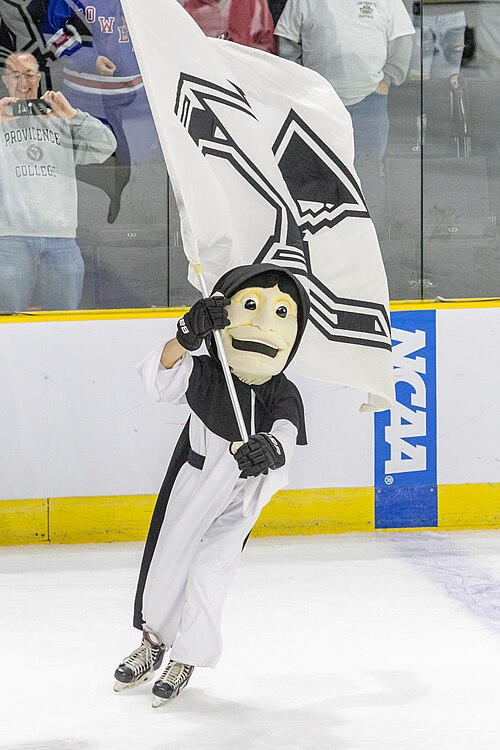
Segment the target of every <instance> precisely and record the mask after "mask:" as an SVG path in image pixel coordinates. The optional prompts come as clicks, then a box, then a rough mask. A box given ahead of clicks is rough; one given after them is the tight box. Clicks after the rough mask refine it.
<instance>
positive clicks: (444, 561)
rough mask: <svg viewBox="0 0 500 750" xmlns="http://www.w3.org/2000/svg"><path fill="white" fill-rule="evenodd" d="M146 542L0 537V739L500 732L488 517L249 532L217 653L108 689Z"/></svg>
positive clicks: (158, 744)
mask: <svg viewBox="0 0 500 750" xmlns="http://www.w3.org/2000/svg"><path fill="white" fill-rule="evenodd" d="M141 550H142V545H140V544H108V545H88V546H43V547H42V546H37V547H17V548H16V547H4V548H0V571H1V575H0V600H1V608H2V609H1V612H2V615H1V618H0V635H1V638H0V644H1V647H0V649H1V650H0V653H1V660H0V665H1V668H2V677H3V679H2V680H1V686H0V698H1V700H0V748H2V750H4V749H5V750H35V749H36V750H101V748H103V749H106V750H115V749H116V750H121V749H122V748H126V749H128V748H131V749H132V748H133V750H163V749H165V750H167V749H168V750H267V749H268V748H272V749H276V750H299V749H300V750H327V749H328V750H344V749H345V750H379V749H380V750H382V749H383V750H498V748H499V746H500V531H499V532H494V531H491V532H489V531H487V532H456V533H444V532H420V533H380V534H353V535H344V536H331V537H329V536H322V537H295V538H281V539H257V540H251V542H250V543H249V545H248V547H247V548H246V550H245V552H244V554H243V557H242V562H241V567H240V571H239V574H238V578H237V580H236V583H235V585H234V586H233V589H232V591H231V594H230V596H229V599H228V601H227V604H226V608H225V616H224V639H225V649H224V654H223V656H222V659H221V662H220V664H219V666H218V667H217V669H216V670H208V669H198V670H195V672H194V675H193V677H192V679H191V682H190V684H189V686H188V687H187V689H186V690H185V691H184V692H183V693H181V695H180V696H179V698H178V699H176V700H175V701H174V702H173V703H172V704H170V705H167V706H165V707H163V708H160V709H154V710H153V709H152V708H151V692H150V691H151V686H150V685H143V686H141V687H139V688H137V689H136V690H134V691H129V692H125V693H121V694H116V693H114V692H113V684H114V679H113V672H114V669H115V667H116V666H117V664H118V662H119V661H120V660H121V658H122V657H123V656H125V655H126V654H128V653H129V652H130V651H131V650H132V649H133V648H135V647H136V646H137V645H138V643H139V639H140V634H139V633H138V632H137V631H134V630H133V629H132V626H131V624H130V623H131V609H132V599H133V594H134V588H135V582H136V576H137V571H138V566H139V561H140V556H141Z"/></svg>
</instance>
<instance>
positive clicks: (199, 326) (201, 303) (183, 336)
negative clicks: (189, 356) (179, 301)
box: [176, 295, 231, 352]
mask: <svg viewBox="0 0 500 750" xmlns="http://www.w3.org/2000/svg"><path fill="white" fill-rule="evenodd" d="M230 302H231V300H229V299H227V298H226V297H223V296H222V295H217V296H215V297H207V298H206V299H200V300H198V302H195V303H194V305H193V306H192V308H191V310H190V311H189V312H187V313H186V314H185V315H184V317H183V318H181V319H180V320H179V322H178V323H177V334H176V338H177V341H178V342H179V344H180V345H181V346H183V347H184V349H187V350H188V352H194V351H196V349H199V348H200V346H201V345H202V343H203V339H204V338H205V336H207V334H209V333H210V331H215V330H220V329H221V328H225V327H226V326H227V325H229V318H228V315H227V310H226V307H227V305H229V304H230Z"/></svg>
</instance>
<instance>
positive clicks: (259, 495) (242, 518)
mask: <svg viewBox="0 0 500 750" xmlns="http://www.w3.org/2000/svg"><path fill="white" fill-rule="evenodd" d="M162 350H163V346H161V347H159V348H158V349H156V350H155V351H154V352H152V353H151V354H150V355H149V356H148V357H146V359H145V360H144V361H143V362H142V363H141V364H140V365H139V367H138V369H139V372H140V374H141V376H142V378H143V381H144V384H145V386H146V390H147V392H148V393H149V395H150V396H151V397H152V398H153V399H155V400H156V401H166V402H168V403H184V402H185V393H186V390H187V387H188V383H189V377H190V375H191V371H192V369H193V359H192V357H191V355H190V354H189V353H186V354H185V355H184V356H183V357H182V359H180V360H179V361H178V362H177V363H176V364H175V365H174V367H172V368H171V369H169V370H166V369H165V368H163V366H162V365H161V364H160V357H161V353H162ZM271 433H272V434H273V435H274V436H275V437H276V438H277V439H278V440H279V442H280V443H281V445H282V446H283V448H284V452H285V458H286V462H285V465H284V466H283V467H282V468H280V469H276V470H274V471H269V473H268V474H267V475H260V476H258V477H251V478H249V479H240V477H239V474H240V471H239V469H238V465H237V463H236V461H235V459H234V457H233V456H232V455H231V453H230V451H229V446H230V443H229V442H228V441H227V440H224V439H223V438H221V437H219V436H218V435H216V434H214V433H213V432H212V431H211V430H209V429H208V428H207V427H206V426H205V424H204V423H203V422H202V420H201V419H200V418H199V417H198V416H197V415H196V414H194V413H192V414H191V418H190V427H189V441H190V445H191V448H192V450H194V451H195V452H196V453H199V454H201V455H202V456H205V463H204V465H203V468H202V469H201V470H200V469H196V468H194V467H193V466H191V465H190V464H184V466H183V467H182V468H181V470H180V471H179V473H178V475H177V478H176V480H175V483H174V486H173V488H172V492H171V494H170V498H169V501H168V505H167V511H166V515H165V520H164V522H163V525H162V528H161V531H160V534H159V537H158V541H157V544H156V547H155V551H154V554H153V558H152V561H151V565H150V568H149V572H148V575H147V579H146V585H145V589H144V599H143V615H144V620H145V623H146V625H147V626H148V627H149V628H151V629H152V630H154V631H155V632H156V633H159V634H160V636H161V638H162V640H163V642H164V643H165V644H166V645H167V647H170V646H171V647H172V652H171V657H170V658H172V659H175V660H176V661H180V662H183V663H184V664H191V665H193V666H204V667H215V666H216V664H217V662H218V660H219V658H220V655H221V652H222V636H221V615H222V607H223V604H224V601H225V598H226V596H227V593H228V590H229V587H230V585H231V582H232V580H233V578H234V576H235V574H236V570H237V567H238V562H239V558H240V555H241V550H242V545H243V542H244V540H245V538H246V537H247V535H248V534H249V532H250V531H251V529H252V527H253V525H254V524H255V522H256V520H257V518H258V516H259V514H260V511H261V509H262V508H263V506H264V505H265V504H266V503H267V502H268V501H269V500H270V499H271V497H272V495H273V494H274V493H275V492H277V491H278V490H279V489H281V488H282V487H284V486H285V485H286V484H287V483H288V465H289V462H290V460H291V458H292V455H293V452H294V449H295V444H296V438H297V428H296V427H295V425H293V424H292V423H291V422H289V421H288V420H287V419H279V420H277V421H276V422H275V423H274V424H273V426H272V429H271Z"/></svg>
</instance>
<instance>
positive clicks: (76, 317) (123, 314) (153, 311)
mask: <svg viewBox="0 0 500 750" xmlns="http://www.w3.org/2000/svg"><path fill="white" fill-rule="evenodd" d="M488 307H500V298H498V297H484V298H457V299H449V300H394V301H392V302H391V303H390V308H391V310H392V311H401V310H406V311H408V310H446V309H448V310H464V309H465V310H470V309H471V308H488ZM187 309H188V308H186V307H139V308H123V309H120V308H116V309H109V310H108V309H103V310H57V311H54V312H50V311H45V310H44V311H39V310H33V311H29V312H20V313H14V314H12V315H1V316H0V325H4V324H9V323H61V322H64V323H70V322H72V321H82V320H144V319H147V318H180V317H181V315H183V314H184V313H185V312H186V310H187Z"/></svg>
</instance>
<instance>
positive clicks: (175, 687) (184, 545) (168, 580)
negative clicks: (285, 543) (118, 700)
mask: <svg viewBox="0 0 500 750" xmlns="http://www.w3.org/2000/svg"><path fill="white" fill-rule="evenodd" d="M308 314H309V299H308V296H307V293H306V291H305V289H304V288H303V287H302V285H301V283H300V282H299V281H298V280H297V279H296V277H295V276H294V275H293V274H292V273H290V272H289V271H287V270H286V269H284V268H281V267H279V266H276V265H272V264H255V265H249V266H240V267H238V268H233V269H231V270H230V271H228V272H227V273H226V274H224V275H223V276H222V277H221V278H220V279H219V281H218V282H217V283H216V284H215V287H214V289H213V291H212V296H211V297H208V298H207V299H201V300H199V301H198V302H196V303H195V304H194V305H193V307H192V308H191V310H190V311H189V312H188V313H186V315H185V316H184V317H183V318H182V319H181V320H180V321H179V323H178V326H177V334H176V338H174V339H171V340H170V341H168V342H167V343H166V344H165V345H162V346H160V347H159V348H158V349H157V350H155V351H154V352H152V353H151V354H150V355H148V356H147V357H146V359H144V360H143V362H141V364H140V365H139V368H138V369H139V372H140V374H141V376H142V379H143V381H144V384H145V386H146V390H147V392H148V393H149V395H150V396H151V397H152V398H153V399H155V400H156V401H166V402H168V403H172V404H175V403H186V402H187V403H188V405H189V407H190V410H191V414H190V417H189V419H188V422H187V423H186V425H185V427H184V430H183V432H182V433H181V436H180V438H179V441H178V442H177V445H176V447H175V449H174V453H173V455H172V458H171V461H170V465H169V467H168V471H167V474H166V477H165V479H164V482H163V485H162V488H161V490H160V493H159V496H158V500H157V503H156V506H155V510H154V514H153V518H152V521H151V526H150V529H149V534H148V538H147V541H146V546H145V550H144V556H143V560H142V564H141V570H140V574H139V582H138V587H137V593H136V600H135V611H134V627H136V628H138V629H140V630H141V631H142V636H143V637H142V643H141V645H140V646H139V648H138V649H136V650H135V651H133V652H132V653H131V654H130V655H129V656H127V657H126V658H125V659H124V660H123V662H122V663H121V664H120V665H119V666H118V668H117V669H116V671H115V679H116V684H115V690H116V691H121V690H124V689H126V688H132V687H135V686H137V685H140V684H142V683H143V682H147V681H148V680H150V679H151V678H152V677H153V676H154V674H155V670H157V669H159V668H160V666H161V663H162V660H163V657H164V655H165V652H166V651H168V650H169V649H171V652H170V661H169V662H168V665H167V667H166V669H165V671H164V672H163V673H162V674H161V676H160V678H159V679H158V680H157V681H156V682H155V683H154V685H153V706H154V707H157V706H161V705H162V704H164V703H166V702H167V701H170V700H172V699H173V698H175V697H176V696H177V695H178V694H179V692H180V691H181V690H182V689H183V688H184V687H185V686H186V685H187V683H188V681H189V678H190V677H191V674H192V672H193V669H194V667H195V666H199V667H215V665H216V664H217V662H218V660H219V658H220V655H221V652H222V637H221V614H222V606H223V604H224V600H225V598H226V596H227V593H228V590H229V587H230V585H231V582H232V580H233V578H234V576H235V573H236V570H237V567H238V562H239V559H240V555H241V551H242V547H243V545H244V542H245V540H246V538H247V536H248V534H249V533H250V531H251V529H252V527H253V525H254V523H255V521H256V520H257V518H258V516H259V513H260V511H261V509H262V508H263V506H264V505H265V504H266V503H267V502H268V501H269V500H270V499H271V497H272V495H273V494H274V493H275V492H277V491H278V490H279V489H281V488H282V487H284V486H285V485H286V484H287V483H288V466H289V464H290V461H291V459H292V456H293V453H294V448H295V445H296V444H298V445H305V444H306V434H305V423H304V408H303V405H302V399H301V397H300V393H299V391H298V390H297V388H296V386H295V385H294V384H293V383H292V382H291V381H290V380H288V379H287V377H286V376H285V375H284V374H283V370H284V369H285V367H286V366H287V365H288V364H289V362H290V360H291V359H292V357H293V356H294V354H295V352H296V351H297V348H298V346H299V343H300V340H301V338H302V335H303V333H304V329H305V326H306V323H307V318H308ZM217 329H219V330H221V337H222V341H223V345H224V351H225V353H226V356H227V360H228V363H229V367H230V370H231V375H232V378H233V382H234V385H235V390H236V394H237V396H238V399H239V402H240V405H241V411H242V414H243V419H244V421H245V425H246V429H247V432H248V435H249V436H250V437H249V438H248V441H247V442H245V443H242V442H241V438H240V432H239V429H238V423H237V421H236V417H235V415H234V410H233V407H232V404H231V399H230V395H229V391H228V386H227V384H226V382H225V380H224V372H223V369H222V366H221V364H220V362H219V359H218V356H217V349H216V346H215V341H214V336H213V333H212V332H213V331H214V330H217ZM203 342H205V343H206V346H207V349H208V351H209V356H207V355H201V356H195V357H193V356H192V355H191V352H193V351H195V350H196V349H198V348H199V347H200V346H201V345H202V343H203Z"/></svg>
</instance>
